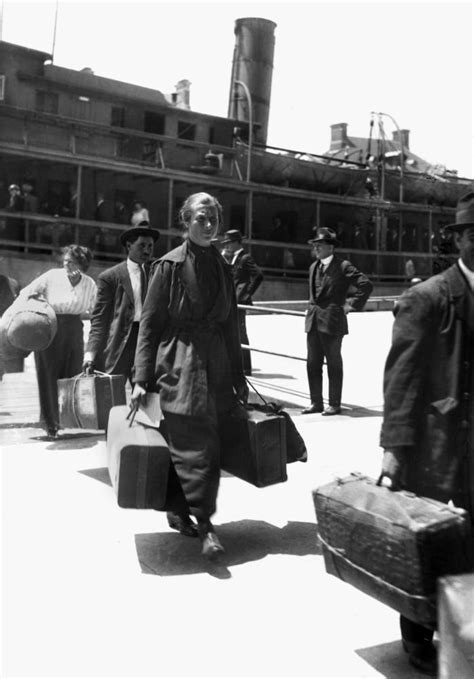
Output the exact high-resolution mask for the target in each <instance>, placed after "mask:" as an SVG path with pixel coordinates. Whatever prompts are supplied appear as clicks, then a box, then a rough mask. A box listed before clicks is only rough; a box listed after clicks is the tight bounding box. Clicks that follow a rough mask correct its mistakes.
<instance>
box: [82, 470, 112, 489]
mask: <svg viewBox="0 0 474 679" xmlns="http://www.w3.org/2000/svg"><path fill="white" fill-rule="evenodd" d="M78 471H79V474H84V476H89V478H91V479H94V481H100V482H101V483H105V484H106V485H107V486H111V485H112V482H111V481H110V475H109V470H108V467H97V469H79V470H78Z"/></svg>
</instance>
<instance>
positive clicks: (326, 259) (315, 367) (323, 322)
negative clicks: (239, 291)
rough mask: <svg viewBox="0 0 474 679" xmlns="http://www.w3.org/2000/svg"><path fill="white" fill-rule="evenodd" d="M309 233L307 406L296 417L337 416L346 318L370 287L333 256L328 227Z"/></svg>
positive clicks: (333, 240)
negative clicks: (311, 255)
mask: <svg viewBox="0 0 474 679" xmlns="http://www.w3.org/2000/svg"><path fill="white" fill-rule="evenodd" d="M315 231H316V237H315V238H313V239H312V240H310V241H308V243H309V244H310V245H312V246H313V250H314V255H315V257H316V261H315V262H314V263H313V264H312V265H311V267H310V269H309V308H308V310H307V312H306V319H305V331H306V332H307V348H308V358H307V364H306V366H307V372H308V382H309V393H310V397H311V405H310V406H309V407H308V408H305V409H304V410H302V413H303V414H305V415H308V414H312V413H322V414H323V415H337V414H339V413H340V412H341V395H342V376H343V366H342V355H341V346H342V340H343V337H344V335H347V333H348V332H349V330H348V325H347V318H346V316H347V314H348V313H349V312H350V311H360V310H361V309H362V308H363V306H364V304H365V302H366V301H367V299H368V297H369V295H370V293H371V292H372V289H373V286H372V283H371V282H370V281H369V279H368V278H367V276H365V275H364V274H363V273H361V272H360V271H359V270H358V269H356V267H355V266H354V265H353V264H351V263H350V262H349V261H348V260H347V259H342V258H341V257H338V256H337V255H335V254H334V249H335V247H336V246H337V245H339V241H338V240H337V238H336V233H335V232H334V231H333V230H332V229H328V228H326V227H321V228H317V227H316V228H315ZM349 288H350V289H351V293H350V296H349V294H348V293H349ZM352 291H353V292H352ZM324 358H326V362H327V371H328V380H329V405H328V406H327V407H326V408H324V406H323V362H324Z"/></svg>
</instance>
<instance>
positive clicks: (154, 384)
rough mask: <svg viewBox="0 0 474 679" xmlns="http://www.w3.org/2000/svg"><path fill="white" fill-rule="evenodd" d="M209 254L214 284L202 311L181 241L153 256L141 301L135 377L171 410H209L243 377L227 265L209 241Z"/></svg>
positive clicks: (230, 400) (225, 403) (221, 404)
mask: <svg viewBox="0 0 474 679" xmlns="http://www.w3.org/2000/svg"><path fill="white" fill-rule="evenodd" d="M211 247H212V246H211ZM212 254H213V256H214V257H215V260H216V262H217V269H218V272H219V278H220V285H219V295H218V297H217V299H216V301H215V303H214V305H213V307H212V309H211V310H210V312H209V313H208V314H207V315H204V313H203V309H202V300H201V299H200V293H199V288H198V285H197V281H196V274H195V270H194V267H193V264H192V255H191V254H189V253H188V244H187V242H185V243H183V244H182V245H180V246H178V247H177V248H175V249H174V250H172V251H171V252H169V253H167V254H166V255H164V256H163V257H162V258H161V259H160V260H159V261H158V263H157V265H156V267H155V270H154V274H153V278H152V280H151V282H150V285H149V288H148V292H147V297H146V300H145V304H144V306H143V311H142V316H141V319H140V330H139V334H138V343H137V351H136V354H135V381H136V382H146V383H147V384H148V386H149V389H150V390H151V391H153V390H156V391H159V392H160V396H161V399H160V400H161V406H162V409H163V410H164V411H168V412H171V413H176V414H181V415H213V414H214V413H213V409H214V408H213V404H212V403H211V402H210V400H211V401H214V405H217V409H218V410H219V411H224V410H228V409H230V408H231V407H232V406H233V405H234V403H235V397H234V393H233V387H237V386H239V385H241V384H242V383H243V382H244V381H245V377H244V374H243V367H242V353H241V348H240V342H239V330H238V321H237V303H236V299H235V290H234V283H233V280H232V275H231V271H230V267H229V266H228V264H226V262H225V261H224V259H223V258H222V256H221V255H220V254H219V253H218V252H217V250H215V249H214V248H213V247H212Z"/></svg>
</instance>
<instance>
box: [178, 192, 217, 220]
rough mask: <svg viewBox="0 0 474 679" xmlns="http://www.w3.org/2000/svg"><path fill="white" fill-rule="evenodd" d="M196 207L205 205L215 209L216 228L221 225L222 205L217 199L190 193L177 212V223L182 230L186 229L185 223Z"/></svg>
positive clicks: (206, 194)
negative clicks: (179, 223) (178, 222)
mask: <svg viewBox="0 0 474 679" xmlns="http://www.w3.org/2000/svg"><path fill="white" fill-rule="evenodd" d="M196 205H206V206H211V207H215V208H216V210H217V219H218V222H219V224H218V228H220V226H221V224H222V205H221V204H220V203H219V201H218V200H217V198H215V197H214V196H211V194H210V193H204V192H201V193H192V194H191V195H190V196H188V197H187V198H186V200H185V201H184V203H183V205H182V207H181V210H180V211H179V221H180V222H181V226H182V227H183V228H184V229H187V223H188V221H189V220H190V219H191V215H192V213H193V210H194V208H195V206H196Z"/></svg>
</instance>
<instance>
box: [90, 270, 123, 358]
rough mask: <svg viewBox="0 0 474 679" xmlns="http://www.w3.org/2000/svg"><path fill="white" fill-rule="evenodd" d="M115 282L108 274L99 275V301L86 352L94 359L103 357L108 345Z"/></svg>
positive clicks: (94, 310) (92, 318) (97, 300)
mask: <svg viewBox="0 0 474 679" xmlns="http://www.w3.org/2000/svg"><path fill="white" fill-rule="evenodd" d="M115 288H116V285H115V282H114V279H113V277H111V275H110V274H107V272H103V273H101V274H100V275H99V278H98V280H97V299H96V303H95V306H94V309H93V311H92V316H91V325H90V330H89V337H88V341H87V348H86V351H87V352H90V353H91V354H92V355H93V357H94V359H95V358H96V357H97V356H99V355H101V354H102V353H103V351H104V349H105V346H106V344H107V339H108V336H109V332H110V325H111V323H112V319H113V315H114V305H115Z"/></svg>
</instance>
